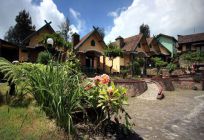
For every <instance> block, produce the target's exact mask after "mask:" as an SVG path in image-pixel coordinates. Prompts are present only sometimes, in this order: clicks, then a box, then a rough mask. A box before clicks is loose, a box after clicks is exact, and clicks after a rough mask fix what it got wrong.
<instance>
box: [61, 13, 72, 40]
mask: <svg viewBox="0 0 204 140" xmlns="http://www.w3.org/2000/svg"><path fill="white" fill-rule="evenodd" d="M59 28H60V31H59V34H60V35H61V37H62V38H63V39H64V40H65V41H66V42H68V41H69V39H70V36H71V34H72V29H71V27H70V21H69V19H68V17H67V18H66V20H65V21H64V22H62V23H61V24H60V25H59Z"/></svg>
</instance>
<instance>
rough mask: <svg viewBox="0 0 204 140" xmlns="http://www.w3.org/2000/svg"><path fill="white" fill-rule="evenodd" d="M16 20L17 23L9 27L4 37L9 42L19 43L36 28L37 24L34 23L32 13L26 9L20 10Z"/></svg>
mask: <svg viewBox="0 0 204 140" xmlns="http://www.w3.org/2000/svg"><path fill="white" fill-rule="evenodd" d="M15 20H16V25H15V26H14V27H13V26H11V27H10V28H9V30H8V32H7V33H6V35H5V37H4V38H5V40H7V41H9V42H12V43H14V44H18V45H19V44H20V43H22V41H23V40H24V39H25V38H26V37H27V36H28V35H30V34H31V33H32V32H33V31H34V30H35V26H33V25H32V20H31V17H30V14H29V12H27V11H26V10H22V11H20V12H19V14H18V15H17V16H16V19H15Z"/></svg>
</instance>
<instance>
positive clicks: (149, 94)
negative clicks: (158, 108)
mask: <svg viewBox="0 0 204 140" xmlns="http://www.w3.org/2000/svg"><path fill="white" fill-rule="evenodd" d="M158 93H159V88H158V86H157V85H156V84H155V83H153V82H147V90H146V91H145V92H144V93H143V94H141V95H140V96H137V98H139V99H145V100H157V95H158Z"/></svg>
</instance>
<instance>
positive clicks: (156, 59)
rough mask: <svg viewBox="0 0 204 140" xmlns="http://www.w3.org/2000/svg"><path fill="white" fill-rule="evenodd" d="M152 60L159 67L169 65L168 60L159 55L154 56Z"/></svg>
mask: <svg viewBox="0 0 204 140" xmlns="http://www.w3.org/2000/svg"><path fill="white" fill-rule="evenodd" d="M152 61H153V62H154V64H155V66H156V67H158V68H161V67H163V66H165V65H167V62H165V61H163V60H162V59H161V58H159V57H154V58H152Z"/></svg>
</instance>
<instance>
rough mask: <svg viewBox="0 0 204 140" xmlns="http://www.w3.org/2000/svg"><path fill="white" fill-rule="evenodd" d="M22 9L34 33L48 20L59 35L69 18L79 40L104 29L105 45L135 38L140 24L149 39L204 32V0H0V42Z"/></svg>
mask: <svg viewBox="0 0 204 140" xmlns="http://www.w3.org/2000/svg"><path fill="white" fill-rule="evenodd" d="M23 9H25V10H27V11H29V13H30V15H31V18H32V22H33V24H34V25H35V26H36V29H39V28H40V27H42V26H43V25H44V24H45V22H44V20H47V21H52V24H51V26H52V27H53V28H54V29H55V31H58V30H59V25H60V24H61V23H62V22H63V21H64V20H65V19H66V18H68V19H69V20H70V22H71V28H72V31H73V32H77V33H79V34H80V36H81V37H83V36H84V35H85V34H87V33H88V32H90V31H91V30H92V29H93V26H95V27H102V28H104V30H105V34H106V36H105V41H106V42H109V41H114V40H115V38H116V37H118V36H119V35H120V36H122V37H124V38H125V37H129V36H132V35H135V34H138V33H139V26H140V25H141V24H143V23H144V24H148V25H149V27H150V32H151V35H152V36H153V35H157V34H159V33H163V34H167V35H171V36H175V37H177V35H185V34H192V33H200V32H204V16H203V15H204V0H1V4H0V38H2V39H3V38H4V35H5V33H6V32H7V31H8V29H9V27H10V26H13V25H15V17H16V15H18V13H19V11H21V10H23Z"/></svg>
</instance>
